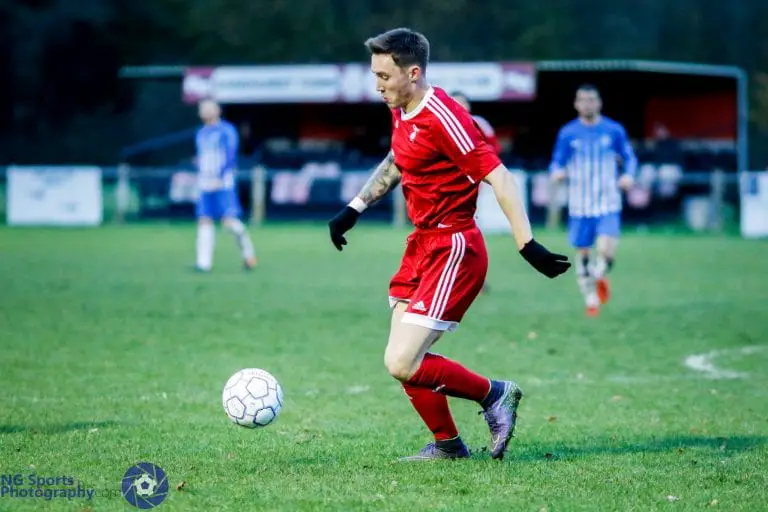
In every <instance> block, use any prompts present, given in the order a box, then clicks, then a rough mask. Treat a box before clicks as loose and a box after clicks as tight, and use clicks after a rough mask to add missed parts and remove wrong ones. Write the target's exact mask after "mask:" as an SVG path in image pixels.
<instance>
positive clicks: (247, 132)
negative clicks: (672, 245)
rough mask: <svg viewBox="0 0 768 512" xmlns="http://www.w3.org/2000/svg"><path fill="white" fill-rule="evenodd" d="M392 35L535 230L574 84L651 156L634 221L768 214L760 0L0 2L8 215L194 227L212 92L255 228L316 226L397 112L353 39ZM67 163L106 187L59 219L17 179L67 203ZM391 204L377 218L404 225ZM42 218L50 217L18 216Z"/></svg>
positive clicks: (715, 226) (729, 225) (555, 195)
mask: <svg viewBox="0 0 768 512" xmlns="http://www.w3.org/2000/svg"><path fill="white" fill-rule="evenodd" d="M396 26H409V27H412V28H414V29H417V30H419V31H422V32H423V33H424V34H426V35H427V37H428V38H429V39H430V42H431V45H432V65H431V67H430V70H429V72H428V76H429V78H430V80H431V81H432V82H433V83H434V84H435V85H440V86H442V87H444V88H446V89H447V90H461V91H463V92H464V93H466V94H467V95H468V96H469V98H470V100H471V101H472V108H473V112H474V113H477V114H479V115H481V116H483V117H485V118H486V119H487V120H488V121H489V122H490V123H491V124H492V125H493V127H494V128H495V129H496V132H497V136H498V139H499V142H500V144H501V146H502V157H503V160H504V161H505V163H506V164H507V165H508V167H510V168H511V169H514V170H516V171H519V172H520V173H521V175H522V176H525V178H526V195H527V200H528V204H529V207H530V214H531V218H532V220H533V221H534V222H535V223H537V224H542V223H546V222H549V223H550V225H553V226H554V225H557V223H558V222H559V221H560V216H559V215H558V212H560V213H562V209H561V208H559V207H560V206H562V200H563V199H564V197H563V195H562V193H561V191H558V190H555V189H552V188H550V186H549V184H548V182H547V180H546V178H545V176H544V174H543V172H542V171H545V170H546V168H547V165H548V163H549V158H550V154H551V150H552V145H553V143H554V139H555V135H556V133H557V130H558V128H559V127H560V126H561V125H562V123H564V122H566V121H567V120H569V119H571V118H572V117H574V115H575V112H574V111H573V108H572V102H573V96H574V92H575V89H576V87H577V86H578V85H579V84H581V83H583V82H591V83H594V84H595V85H597V86H598V87H599V88H600V90H601V92H602V95H603V99H604V113H605V114H606V115H608V116H610V117H613V118H615V119H616V120H618V121H620V122H621V123H623V124H624V126H625V127H626V128H627V131H628V133H629V135H630V138H631V139H632V142H633V145H634V146H635V150H636V152H637V154H638V157H639V159H640V163H641V168H640V179H639V182H638V185H637V187H636V189H635V190H634V191H633V192H632V193H630V194H628V196H627V209H626V210H625V219H626V222H627V224H629V225H633V224H634V225H637V226H643V227H648V226H656V225H663V226H676V227H679V226H682V227H683V228H684V229H693V230H697V231H706V230H710V231H722V230H738V229H739V227H740V226H741V228H742V231H744V229H745V228H744V226H743V215H744V214H745V213H744V205H745V204H746V203H745V198H747V199H746V202H747V203H750V201H751V203H750V205H751V206H749V207H748V208H747V209H748V210H749V211H750V212H753V213H751V214H749V216H750V218H752V220H753V221H754V223H759V222H760V219H761V218H763V217H768V213H766V211H767V210H766V209H765V208H766V207H765V206H764V204H765V202H767V201H768V200H766V199H765V196H768V190H764V189H768V185H764V186H761V183H762V181H761V179H762V178H761V176H762V175H763V174H766V173H765V170H766V168H767V167H768V144H766V142H768V37H766V36H765V34H768V2H765V1H763V0H734V1H731V2H722V1H716V0H675V1H674V2H670V1H667V0H646V1H644V2H625V3H622V2H615V1H609V0H557V1H555V0H552V1H543V2H510V1H508V0H506V1H502V0H486V1H484V2H482V6H481V4H480V3H478V2H470V1H468V0H440V1H438V0H424V1H418V0H408V1H405V0H390V1H389V2H386V3H380V2H373V1H368V0H358V1H351V0H325V1H320V0H304V1H302V2H301V3H298V4H297V3H296V2H289V1H283V0H271V1H270V2H238V1H234V0H205V1H204V0H186V1H183V2H182V1H180V0H155V1H152V2H129V1H127V0H91V1H87V2H83V1H75V0H27V1H19V0H16V1H11V2H10V3H5V4H3V6H1V7H0V43H1V44H2V48H3V52H2V53H0V73H2V77H1V78H0V169H2V173H1V174H0V177H1V180H2V181H1V182H0V193H2V194H3V196H4V200H3V201H2V202H1V204H0V210H2V211H0V213H2V215H3V216H4V217H5V218H6V220H7V221H8V223H35V222H37V223H41V224H44V223H53V224H56V223H86V224H87V223H101V222H112V221H129V222H130V221H142V220H151V219H162V220H169V219H178V220H184V219H186V220H190V221H191V220H192V219H193V212H194V203H193V202H194V198H195V194H196V191H195V183H194V179H193V173H194V145H193V142H194V132H195V129H196V128H197V127H198V126H199V120H198V119H197V109H196V102H197V101H198V100H199V99H201V98H203V97H213V98H215V99H217V100H218V101H219V102H220V103H221V104H222V107H223V112H224V118H226V119H228V120H229V121H231V122H232V123H234V124H235V126H236V127H237V128H238V131H239V135H240V155H239V168H240V173H239V175H240V184H239V190H238V192H239V195H240V197H241V200H242V202H243V205H244V206H245V208H246V210H247V212H248V215H249V216H250V217H251V218H252V220H253V221H254V222H256V223H259V222H263V221H271V220H274V221H277V220H285V219H288V220H315V219H322V220H325V219H327V217H328V216H329V215H332V214H333V212H335V211H336V210H337V209H338V208H339V206H340V205H342V204H344V203H345V202H347V201H348V200H349V199H350V198H351V197H352V195H353V194H354V193H355V192H356V191H357V189H358V187H359V186H360V184H361V183H362V181H363V180H365V177H366V176H367V175H368V174H369V172H370V170H371V167H372V166H373V165H375V164H376V163H377V162H378V161H379V160H380V159H381V158H382V157H383V156H384V154H385V153H386V151H387V147H388V136H389V132H390V117H389V113H388V112H387V109H386V108H385V107H384V106H383V105H382V104H381V103H380V101H379V100H378V98H377V96H376V94H375V90H374V85H373V81H372V79H371V77H370V76H369V73H368V70H367V58H368V57H367V53H366V51H365V48H364V47H363V45H362V42H363V41H364V40H365V39H366V38H367V37H369V36H371V35H374V34H377V33H379V32H381V31H384V30H386V29H389V28H393V27H396ZM61 166H66V169H68V171H67V172H70V173H71V172H74V171H73V169H77V170H79V171H81V172H82V173H86V174H87V173H88V172H90V173H92V174H93V176H96V177H97V178H93V179H97V181H98V182H99V183H98V185H93V187H92V188H94V187H95V188H96V189H97V190H96V191H94V192H93V193H92V194H90V196H89V194H86V193H85V192H82V190H84V188H83V187H85V188H87V187H88V185H86V183H88V179H87V178H83V179H84V180H85V181H82V182H81V185H80V186H79V187H80V188H79V189H78V188H77V187H76V188H75V189H74V190H81V192H78V193H76V192H72V190H73V189H70V191H69V192H62V193H65V195H67V197H68V200H67V201H65V203H66V204H62V205H60V206H51V205H50V204H48V206H45V207H43V206H42V204H43V203H42V202H41V201H43V200H42V199H41V197H42V196H40V194H39V193H37V195H36V194H35V193H34V191H33V192H29V191H27V192H25V191H23V190H20V191H18V192H13V191H12V188H13V187H11V186H10V185H9V180H8V177H9V176H10V175H11V174H12V172H9V169H10V170H13V169H18V170H27V171H30V172H31V171H34V172H35V173H36V176H38V181H39V182H45V185H44V187H48V188H51V187H60V188H61V187H63V185H61V183H62V176H65V175H66V173H65V172H64V169H63V168H62V167H61ZM73 166H75V167H73ZM81 166H85V167H81ZM49 171H56V172H54V174H50V172H49ZM82 175H83V176H85V174H82ZM43 176H47V177H46V178H43ZM93 179H92V181H93ZM40 180H42V181H40ZM36 186H38V187H39V186H41V185H39V183H38V185H36ZM63 190H64V189H62V191H63ZM13 194H16V195H17V197H19V198H20V197H22V196H23V197H24V198H25V199H17V200H16V201H15V202H14V201H13V200H12V199H13V198H12V195H13ZM78 196H82V197H78ZM49 197H50V196H49ZM89 197H90V198H89ZM760 198H762V199H760ZM396 199H397V196H396V195H395V196H394V201H393V199H392V198H390V199H389V200H388V201H385V202H383V203H382V204H380V205H379V206H377V207H376V208H375V209H373V211H372V213H371V215H370V216H369V218H375V219H380V220H382V221H390V220H392V221H394V222H396V223H400V224H402V223H403V222H405V220H404V219H403V217H402V215H401V212H400V211H399V209H398V206H397V201H396ZM35 201H37V202H35ZM94 201H96V203H95V204H91V203H93V202H94ZM49 203H50V201H49ZM761 204H762V205H763V206H760V205H761ZM9 205H15V208H16V209H17V210H19V215H10V214H9ZM40 208H50V209H52V210H51V211H50V212H48V213H47V217H48V220H47V221H46V220H45V219H42V217H41V216H40V215H37V221H32V220H30V219H29V218H28V216H27V217H25V215H24V212H25V211H31V210H34V209H37V210H39V209H40ZM56 208H58V209H59V210H60V211H59V210H56ZM89 208H90V209H89ZM752 208H754V210H752ZM761 208H762V209H761ZM78 209H80V210H81V212H83V213H82V215H80V216H79V217H78V215H77V214H75V213H73V212H74V211H75V210H78ZM54 210H55V211H54ZM85 210H88V211H90V212H91V213H90V214H86V213H84V212H85ZM95 210H98V211H99V214H98V215H97V214H96V213H95ZM67 212H69V213H67ZM89 215H90V216H89ZM57 216H58V218H59V221H58V222H57V221H56V219H57ZM67 216H69V217H67ZM86 217H87V219H86ZM65 218H66V219H69V220H64V219H65ZM78 218H79V219H80V220H79V221H78V220H77V219H78ZM14 219H16V221H14ZM25 219H26V220H25ZM766 223H768V220H767V221H766ZM748 230H752V231H755V232H763V231H768V228H766V227H765V226H762V227H760V226H757V224H755V225H754V226H752V227H750V228H749V229H748Z"/></svg>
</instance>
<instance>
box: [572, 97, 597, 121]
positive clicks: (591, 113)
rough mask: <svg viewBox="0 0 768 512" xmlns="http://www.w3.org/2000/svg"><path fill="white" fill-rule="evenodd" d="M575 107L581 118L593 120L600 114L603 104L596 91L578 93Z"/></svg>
mask: <svg viewBox="0 0 768 512" xmlns="http://www.w3.org/2000/svg"><path fill="white" fill-rule="evenodd" d="M574 106H575V107H576V112H578V113H579V115H580V116H581V117H585V118H587V119H591V118H593V117H595V116H597V115H598V114H599V113H600V109H601V108H602V106H603V103H602V101H600V95H599V94H597V92H595V91H578V92H577V93H576V102H575V104H574Z"/></svg>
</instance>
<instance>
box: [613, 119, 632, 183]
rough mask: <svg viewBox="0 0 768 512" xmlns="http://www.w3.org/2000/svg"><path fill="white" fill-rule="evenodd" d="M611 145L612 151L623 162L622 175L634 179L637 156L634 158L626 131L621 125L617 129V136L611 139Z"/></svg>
mask: <svg viewBox="0 0 768 512" xmlns="http://www.w3.org/2000/svg"><path fill="white" fill-rule="evenodd" d="M613 144H614V146H615V147H614V150H615V151H616V153H618V154H619V155H620V156H621V159H622V160H623V161H624V174H629V175H630V176H633V177H634V176H635V174H636V172H637V156H635V150H634V149H633V148H632V143H631V142H630V141H629V136H628V135H627V131H626V130H625V129H624V127H623V126H621V125H619V126H618V128H617V135H616V137H614V139H613Z"/></svg>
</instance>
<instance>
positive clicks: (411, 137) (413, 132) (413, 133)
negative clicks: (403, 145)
mask: <svg viewBox="0 0 768 512" xmlns="http://www.w3.org/2000/svg"><path fill="white" fill-rule="evenodd" d="M418 133H419V127H418V126H416V125H413V131H412V132H411V134H410V135H409V136H408V139H410V141H411V142H413V141H414V140H416V135H417V134H418Z"/></svg>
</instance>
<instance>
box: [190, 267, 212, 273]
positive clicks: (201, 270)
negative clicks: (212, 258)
mask: <svg viewBox="0 0 768 512" xmlns="http://www.w3.org/2000/svg"><path fill="white" fill-rule="evenodd" d="M192 270H193V271H194V272H197V273H198V274H207V273H209V272H210V271H211V269H209V268H203V267H200V266H198V265H195V266H194V268H193V269H192Z"/></svg>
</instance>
